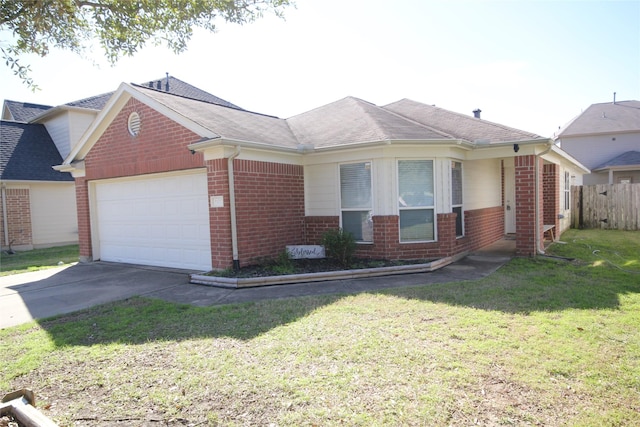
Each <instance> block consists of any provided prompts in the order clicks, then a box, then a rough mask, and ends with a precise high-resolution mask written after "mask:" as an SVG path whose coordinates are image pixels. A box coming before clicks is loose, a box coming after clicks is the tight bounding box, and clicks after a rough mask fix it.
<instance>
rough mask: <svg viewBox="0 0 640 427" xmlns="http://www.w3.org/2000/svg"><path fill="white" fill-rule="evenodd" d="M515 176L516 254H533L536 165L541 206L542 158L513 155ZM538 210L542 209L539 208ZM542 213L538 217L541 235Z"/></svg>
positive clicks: (534, 243) (534, 242)
mask: <svg viewBox="0 0 640 427" xmlns="http://www.w3.org/2000/svg"><path fill="white" fill-rule="evenodd" d="M514 160H515V176H516V254H517V255H520V256H535V255H536V253H537V248H536V188H535V187H536V166H535V163H536V162H538V168H537V171H538V181H537V182H539V183H540V189H539V190H540V194H539V196H540V197H539V204H540V206H539V208H542V187H543V185H542V159H539V158H537V157H536V156H533V155H528V156H517V157H515V159H514ZM540 211H542V210H541V209H540ZM542 219H543V218H542V215H541V216H540V217H539V218H538V228H537V229H538V230H539V234H540V236H539V239H540V240H541V237H542V230H543V229H542V226H543V222H542Z"/></svg>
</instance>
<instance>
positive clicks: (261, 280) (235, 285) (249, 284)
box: [189, 252, 468, 289]
mask: <svg viewBox="0 0 640 427" xmlns="http://www.w3.org/2000/svg"><path fill="white" fill-rule="evenodd" d="M467 255H468V252H463V253H461V254H457V255H454V256H450V257H444V258H439V259H437V260H434V261H431V262H428V263H424V264H411V265H398V266H393V267H379V268H362V269H354V270H339V271H326V272H321V273H303V274H289V275H281V276H266V277H249V278H232V277H219V276H207V275H205V274H202V273H194V274H190V275H189V283H193V284H196V285H206V286H214V287H218V288H230V289H241V288H255V287H260V286H272V285H286V284H293V283H306V282H322V281H326V280H345V279H359V278H364V277H376V276H391V275H394V274H410V273H428V272H431V271H434V270H438V269H440V268H442V267H445V266H447V265H449V264H451V263H453V262H456V261H459V260H461V259H462V258H464V257H465V256H467Z"/></svg>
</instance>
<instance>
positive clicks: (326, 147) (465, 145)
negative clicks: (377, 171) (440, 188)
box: [312, 139, 474, 152]
mask: <svg viewBox="0 0 640 427" xmlns="http://www.w3.org/2000/svg"><path fill="white" fill-rule="evenodd" d="M384 145H449V146H454V147H460V148H464V149H467V150H471V149H473V146H474V144H472V143H470V142H468V141H465V140H462V139H456V140H451V139H383V140H373V141H363V142H351V143H347V144H333V145H324V146H322V147H315V148H314V149H313V150H312V151H314V152H322V151H336V150H346V149H353V148H367V147H377V146H384Z"/></svg>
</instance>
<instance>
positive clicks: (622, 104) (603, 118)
mask: <svg viewBox="0 0 640 427" xmlns="http://www.w3.org/2000/svg"><path fill="white" fill-rule="evenodd" d="M634 131H635V132H638V131H640V101H619V102H616V103H615V104H614V103H613V102H606V103H602V104H593V105H591V106H589V108H587V109H586V110H585V111H584V112H583V113H582V114H580V115H579V116H578V117H576V118H575V119H573V121H571V122H570V123H569V124H568V125H567V126H566V127H565V128H564V129H562V130H561V131H560V133H559V135H558V136H559V137H560V138H562V137H570V136H579V135H597V134H607V133H617V132H634Z"/></svg>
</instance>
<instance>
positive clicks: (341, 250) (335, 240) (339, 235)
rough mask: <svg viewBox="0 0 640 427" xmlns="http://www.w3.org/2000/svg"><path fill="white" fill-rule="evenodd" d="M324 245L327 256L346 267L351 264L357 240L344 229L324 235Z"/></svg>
mask: <svg viewBox="0 0 640 427" xmlns="http://www.w3.org/2000/svg"><path fill="white" fill-rule="evenodd" d="M322 244H323V245H324V248H325V250H326V252H327V256H329V257H330V258H333V259H335V260H337V261H338V262H339V263H340V264H342V265H343V266H345V267H348V266H349V265H350V264H351V260H352V259H353V255H354V253H355V251H356V239H355V238H354V237H353V234H351V233H349V232H348V231H344V230H343V229H342V228H336V229H332V230H329V231H327V232H325V233H324V234H323V235H322Z"/></svg>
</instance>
